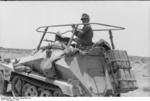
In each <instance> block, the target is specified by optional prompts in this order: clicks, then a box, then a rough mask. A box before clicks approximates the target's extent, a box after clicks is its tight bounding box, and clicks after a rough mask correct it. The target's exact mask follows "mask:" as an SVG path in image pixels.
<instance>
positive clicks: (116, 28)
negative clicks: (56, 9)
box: [36, 23, 125, 49]
mask: <svg viewBox="0 0 150 101" xmlns="http://www.w3.org/2000/svg"><path fill="white" fill-rule="evenodd" d="M86 24H90V25H99V26H105V27H112V28H102V29H93V31H108V34H109V38H110V43H111V46H112V49H115V45H114V42H113V34H112V31H116V30H124V29H125V28H124V27H120V26H114V25H108V24H103V23H84V24H83V23H76V24H62V25H51V26H40V27H38V28H37V29H36V31H37V32H42V33H43V36H42V38H41V40H40V43H39V45H38V47H37V49H39V48H40V45H41V42H42V40H43V38H44V36H45V34H46V33H51V34H56V33H55V32H49V31H48V29H49V28H51V27H66V26H73V25H76V26H79V25H86ZM43 28H44V30H43V31H41V30H40V29H43ZM67 32H69V31H67ZM74 32H75V31H73V36H74ZM72 38H73V37H71V39H72ZM70 41H71V40H70ZM70 44H71V42H69V44H68V45H67V46H69V45H70Z"/></svg>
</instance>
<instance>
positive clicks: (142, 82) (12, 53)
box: [0, 47, 150, 97]
mask: <svg viewBox="0 0 150 101" xmlns="http://www.w3.org/2000/svg"><path fill="white" fill-rule="evenodd" d="M31 52H32V50H29V49H12V48H3V47H0V56H1V58H2V59H7V58H10V59H13V58H19V57H24V56H27V55H28V54H30V53H31ZM129 59H130V63H131V66H132V69H131V70H132V71H133V73H134V75H135V78H136V80H137V84H138V89H137V90H135V91H131V92H129V93H124V94H121V96H124V97H149V96H150V57H139V56H129ZM0 96H12V95H11V93H8V94H6V95H0Z"/></svg>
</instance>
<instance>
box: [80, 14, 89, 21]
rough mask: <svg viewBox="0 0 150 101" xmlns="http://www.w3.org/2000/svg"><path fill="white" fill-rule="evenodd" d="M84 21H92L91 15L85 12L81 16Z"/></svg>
mask: <svg viewBox="0 0 150 101" xmlns="http://www.w3.org/2000/svg"><path fill="white" fill-rule="evenodd" d="M81 20H82V23H88V22H89V21H90V17H89V15H88V14H86V13H83V14H82V17H81Z"/></svg>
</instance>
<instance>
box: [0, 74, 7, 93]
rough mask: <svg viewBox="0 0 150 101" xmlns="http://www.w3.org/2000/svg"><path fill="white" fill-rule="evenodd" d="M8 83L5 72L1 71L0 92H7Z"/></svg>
mask: <svg viewBox="0 0 150 101" xmlns="http://www.w3.org/2000/svg"><path fill="white" fill-rule="evenodd" d="M7 85H8V83H7V82H6V81H5V80H4V74H3V72H2V71H0V94H5V93H6V91H7Z"/></svg>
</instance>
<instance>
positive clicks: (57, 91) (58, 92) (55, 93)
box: [53, 89, 63, 96]
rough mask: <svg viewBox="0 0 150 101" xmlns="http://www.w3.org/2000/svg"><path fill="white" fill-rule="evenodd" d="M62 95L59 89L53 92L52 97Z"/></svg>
mask: <svg viewBox="0 0 150 101" xmlns="http://www.w3.org/2000/svg"><path fill="white" fill-rule="evenodd" d="M62 95H63V93H62V91H61V90H60V89H56V90H55V91H54V92H53V96H62Z"/></svg>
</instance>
